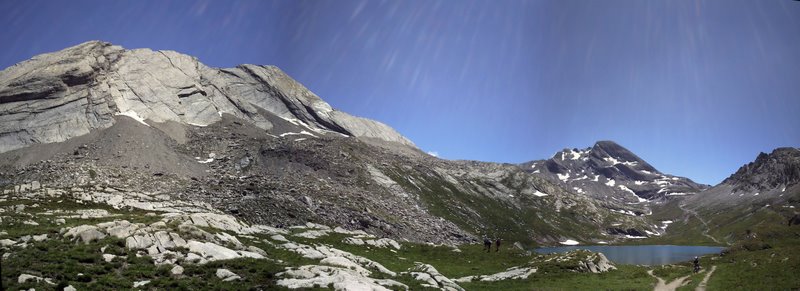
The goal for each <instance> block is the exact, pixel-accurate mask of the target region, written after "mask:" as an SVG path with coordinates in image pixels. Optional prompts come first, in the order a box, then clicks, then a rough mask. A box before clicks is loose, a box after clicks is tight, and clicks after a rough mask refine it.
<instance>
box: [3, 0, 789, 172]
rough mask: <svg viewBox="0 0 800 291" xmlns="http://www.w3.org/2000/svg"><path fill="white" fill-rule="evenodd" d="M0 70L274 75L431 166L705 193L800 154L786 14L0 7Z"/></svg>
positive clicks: (613, 6) (421, 3)
mask: <svg viewBox="0 0 800 291" xmlns="http://www.w3.org/2000/svg"><path fill="white" fill-rule="evenodd" d="M0 27H3V31H2V32H0V43H2V46H1V47H0V67H3V68H5V67H7V66H10V65H13V64H14V63H17V62H19V61H22V60H25V59H28V58H30V57H32V56H33V55H36V54H39V53H43V52H50V51H56V50H60V49H62V48H65V47H68V46H72V45H75V44H78V43H81V42H84V41H87V40H92V39H100V40H105V41H109V42H112V43H115V44H118V45H122V46H124V47H126V48H142V47H146V48H153V49H169V50H175V51H178V52H182V53H186V54H189V55H193V56H196V57H198V58H199V59H200V60H201V61H202V62H204V63H205V64H207V65H210V66H215V67H232V66H235V65H237V64H241V63H253V64H273V65H277V66H279V67H280V68H282V69H283V70H284V71H286V72H287V73H289V74H290V75H291V76H293V77H294V78H295V79H297V80H298V81H300V82H301V83H303V84H305V85H306V86H307V87H309V88H310V89H311V90H313V91H314V92H315V93H317V94H318V95H320V96H321V97H322V98H323V99H325V100H326V101H328V102H329V103H330V104H331V105H333V106H334V107H335V108H338V109H340V110H343V111H346V112H349V113H351V114H355V115H358V116H364V117H368V118H372V119H376V120H379V121H382V122H384V123H387V124H389V125H390V126H392V127H394V128H396V129H397V130H399V131H400V132H401V133H402V134H404V135H406V136H407V137H409V138H410V139H411V140H413V141H414V142H415V143H416V144H417V145H418V146H419V147H420V148H422V149H423V150H425V151H430V152H436V153H438V155H439V156H441V157H443V158H447V159H472V160H484V161H495V162H511V163H518V162H524V161H527V160H532V159H541V158H548V157H550V156H552V155H553V153H555V152H556V151H558V150H560V149H563V148H573V147H577V148H584V147H588V146H591V145H592V144H594V142H595V141H597V140H614V141H617V142H618V143H620V144H621V145H623V146H625V147H627V148H629V149H630V150H631V151H633V152H634V153H637V154H638V155H639V156H641V157H642V158H644V159H645V160H647V161H648V162H650V163H651V164H653V165H654V166H655V167H656V168H657V169H659V170H661V171H662V172H667V173H671V174H676V175H682V176H687V177H689V178H692V179H695V180H696V181H698V182H702V183H708V184H716V183H718V182H720V181H721V180H722V179H724V178H725V177H727V176H728V175H730V174H732V173H733V172H734V171H735V170H736V169H737V168H738V167H740V166H741V165H742V164H744V163H747V162H750V161H752V160H754V159H755V157H756V155H757V154H758V153H759V152H762V151H763V152H769V151H771V150H772V149H774V148H776V147H781V146H793V147H798V146H800V115H798V109H800V2H798V1H791V0H772V1H750V0H718V1H637V0H631V1H564V0H559V1H512V0H503V1H455V0H453V1H428V0H411V1H377V0H376V1H340V0H337V1H236V2H234V1H83V0H73V1H39V0H33V1H5V0H2V1H0Z"/></svg>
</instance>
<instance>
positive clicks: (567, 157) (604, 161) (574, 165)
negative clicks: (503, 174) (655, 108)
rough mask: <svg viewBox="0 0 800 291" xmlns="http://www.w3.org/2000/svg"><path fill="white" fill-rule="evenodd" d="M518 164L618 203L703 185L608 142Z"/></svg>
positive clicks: (687, 192) (675, 193) (690, 191)
mask: <svg viewBox="0 0 800 291" xmlns="http://www.w3.org/2000/svg"><path fill="white" fill-rule="evenodd" d="M520 166H521V167H522V168H523V169H525V170H526V171H528V172H530V173H533V174H536V175H540V176H542V177H544V178H547V179H549V180H551V181H553V182H556V183H559V184H561V185H564V186H565V187H566V188H567V189H568V190H571V191H574V192H576V193H578V194H586V195H589V196H592V197H596V198H601V199H611V200H615V201H617V202H618V203H634V204H635V203H641V202H645V201H647V200H654V199H663V198H664V197H667V196H683V195H690V194H694V193H696V192H699V191H701V190H703V189H705V188H707V186H705V185H700V184H697V183H695V182H693V181H692V180H689V179H687V178H683V177H677V176H672V175H668V174H663V173H661V172H659V171H658V170H656V169H655V168H654V167H653V166H651V165H650V164H648V163H647V162H645V161H644V160H642V159H641V158H639V157H638V156H637V155H636V154H634V153H632V152H631V151H629V150H628V149H626V148H624V147H622V146H620V145H619V144H617V143H615V142H612V141H599V142H597V143H596V144H595V145H594V146H592V147H590V148H586V149H582V150H579V149H564V150H563V151H560V152H558V153H556V154H555V155H554V156H553V157H552V158H550V159H548V160H539V161H531V162H527V163H524V164H521V165H520Z"/></svg>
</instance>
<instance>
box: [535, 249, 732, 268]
mask: <svg viewBox="0 0 800 291" xmlns="http://www.w3.org/2000/svg"><path fill="white" fill-rule="evenodd" d="M576 249H583V250H589V251H593V252H599V253H603V254H604V255H605V256H606V257H607V258H608V259H609V260H611V261H612V262H614V263H616V264H629V265H649V266H655V265H666V264H674V263H679V262H685V261H690V260H692V259H694V257H695V256H703V255H708V254H718V253H720V252H722V250H723V249H725V248H724V247H709V246H675V245H620V246H606V245H589V246H559V247H543V248H537V249H535V250H534V251H536V252H537V253H541V254H552V253H565V252H568V251H571V250H576Z"/></svg>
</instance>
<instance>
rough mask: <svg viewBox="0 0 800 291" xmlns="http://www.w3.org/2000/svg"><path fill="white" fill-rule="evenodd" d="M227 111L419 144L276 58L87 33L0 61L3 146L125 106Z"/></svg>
mask: <svg viewBox="0 0 800 291" xmlns="http://www.w3.org/2000/svg"><path fill="white" fill-rule="evenodd" d="M223 113H227V114H232V115H235V116H237V117H239V118H243V119H245V120H249V121H251V122H253V123H254V124H256V125H257V126H258V127H260V128H262V129H265V130H269V129H271V128H272V126H273V125H272V123H271V122H270V121H269V116H268V115H274V116H277V117H280V118H282V119H285V120H287V121H289V122H291V123H294V124H296V125H298V126H301V127H305V128H307V129H309V130H311V131H315V132H318V133H339V134H344V135H349V136H355V137H366V138H372V139H378V140H382V141H386V142H392V143H399V144H403V145H407V146H411V147H414V144H413V143H412V142H411V141H409V140H408V139H406V138H405V137H403V136H402V135H400V134H399V133H398V132H396V131H395V130H393V129H392V128H390V127H389V126H387V125H385V124H382V123H380V122H377V121H373V120H369V119H365V118H359V117H355V116H351V115H349V114H347V113H344V112H341V111H337V110H335V109H333V108H331V106H330V105H329V104H328V103H326V102H325V101H323V100H322V99H320V98H319V97H318V96H317V95H315V94H314V93H312V92H311V91H309V90H308V89H307V88H305V87H304V86H303V85H302V84H300V83H298V82H297V81H295V80H293V79H292V78H291V77H289V76H288V75H286V74H285V73H284V72H282V71H281V70H280V69H278V68H277V67H274V66H257V65H240V66H237V67H236V68H228V69H218V68H211V67H208V66H206V65H203V64H202V63H200V62H199V61H198V60H197V59H196V58H193V57H190V56H187V55H183V54H179V53H176V52H173V51H152V50H149V49H134V50H126V49H124V48H122V47H119V46H115V45H112V44H109V43H105V42H99V41H91V42H86V43H83V44H80V45H77V46H74V47H70V48H67V49H64V50H62V51H59V52H54V53H49V54H42V55H39V56H36V57H34V58H32V59H30V60H28V61H24V62H21V63H19V64H16V65H14V66H12V67H9V68H7V69H5V70H3V71H0V152H6V151H10V150H14V149H18V148H22V147H25V146H27V145H31V144H36V143H52V142H60V141H64V140H67V139H69V138H72V137H76V136H81V135H84V134H87V133H89V132H90V131H91V130H92V129H97V128H107V127H109V126H111V125H112V124H114V122H115V119H114V117H113V116H114V115H119V114H124V115H129V116H134V117H139V118H141V119H144V120H147V121H148V122H150V121H152V122H164V121H176V122H180V123H184V124H193V125H208V124H211V123H214V122H217V121H219V120H220V119H221V116H222V114H223Z"/></svg>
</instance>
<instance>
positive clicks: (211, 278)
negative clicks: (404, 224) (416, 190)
mask: <svg viewBox="0 0 800 291" xmlns="http://www.w3.org/2000/svg"><path fill="white" fill-rule="evenodd" d="M0 214H2V216H1V217H2V223H3V231H2V232H0V238H1V239H0V246H2V248H3V249H4V250H5V253H4V255H3V266H4V267H5V269H3V272H4V273H3V276H4V277H3V279H4V282H3V283H4V286H6V287H8V288H9V289H20V288H22V289H25V288H32V287H33V288H41V289H52V288H57V289H60V288H65V289H64V290H76V289H86V288H89V289H120V288H125V289H127V288H139V289H150V288H164V289H172V288H186V287H187V286H196V287H202V288H222V289H252V288H255V289H273V288H279V287H281V288H290V289H295V288H313V287H332V288H335V289H341V290H389V289H409V288H411V289H418V288H433V289H442V290H464V289H463V288H462V287H461V286H459V283H468V282H471V281H483V282H492V281H501V280H514V279H525V278H527V277H528V276H530V275H531V274H534V273H536V272H537V270H538V269H540V268H543V267H547V266H551V265H554V264H557V265H558V266H559V268H565V267H566V268H570V269H571V270H573V271H575V272H595V273H597V272H605V271H608V270H611V269H614V268H615V267H614V266H613V265H612V264H611V263H610V262H609V261H608V260H607V259H606V258H605V257H604V256H603V255H602V254H594V253H590V252H585V251H576V252H571V253H568V254H565V255H547V256H530V255H525V256H522V257H518V258H517V259H516V261H518V262H523V261H527V262H524V263H521V264H520V265H518V266H512V267H508V268H506V269H505V270H501V271H498V272H496V273H488V274H479V275H476V274H473V275H469V276H463V277H460V278H448V277H446V276H444V275H442V274H441V273H439V271H437V269H436V268H435V267H433V266H432V265H430V264H426V263H424V262H423V261H416V260H418V259H423V258H424V254H420V253H418V252H417V251H415V250H414V248H416V249H418V248H420V247H422V248H430V249H431V250H430V251H435V252H439V253H452V254H455V255H458V253H460V252H461V250H460V249H459V248H458V247H455V246H450V247H446V246H438V247H437V246H432V245H431V246H425V245H422V246H420V245H413V244H412V245H407V244H405V243H400V242H397V241H395V240H393V239H389V238H380V237H377V236H375V235H371V234H369V233H367V232H365V231H363V230H347V229H344V228H342V227H335V228H331V227H329V226H326V225H322V224H315V223H305V224H301V225H286V226H284V227H282V228H276V227H271V226H267V225H261V224H248V223H245V222H242V221H241V220H239V219H237V218H236V217H234V216H232V215H228V214H224V213H222V212H220V211H218V210H216V209H215V208H214V207H212V206H211V205H209V204H208V203H205V202H200V201H184V200H176V199H172V198H171V197H170V196H168V195H162V194H157V193H149V192H141V193H139V192H132V191H125V190H123V189H115V188H109V187H106V186H100V185H98V184H95V183H88V184H86V185H82V186H77V187H69V188H62V187H60V186H59V187H54V186H51V185H48V184H42V183H40V182H38V181H33V182H31V183H26V184H20V185H14V186H13V187H9V188H8V189H6V190H4V191H3V194H2V196H0ZM408 248H411V249H412V250H407V249H408ZM346 249H351V250H353V249H355V250H357V251H358V252H359V253H361V254H362V255H359V254H355V253H353V252H350V251H347V250H346ZM504 251H505V250H504ZM370 252H378V253H380V254H377V255H376V254H369V253H370ZM483 255H484V256H489V255H492V254H483ZM365 256H377V257H379V258H381V261H383V264H382V263H380V262H378V261H375V260H372V259H369V258H367V257H365ZM404 256H409V257H411V258H406V257H404ZM398 260H399V262H398ZM393 261H394V263H392V262H393ZM386 263H391V264H392V265H390V266H389V267H387V266H385V265H384V264H386ZM390 267H391V268H390ZM399 267H402V269H398V268H399ZM473 273H474V272H473ZM264 276H267V277H264ZM273 276H274V277H273ZM10 279H13V280H10ZM242 283H244V285H242Z"/></svg>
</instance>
